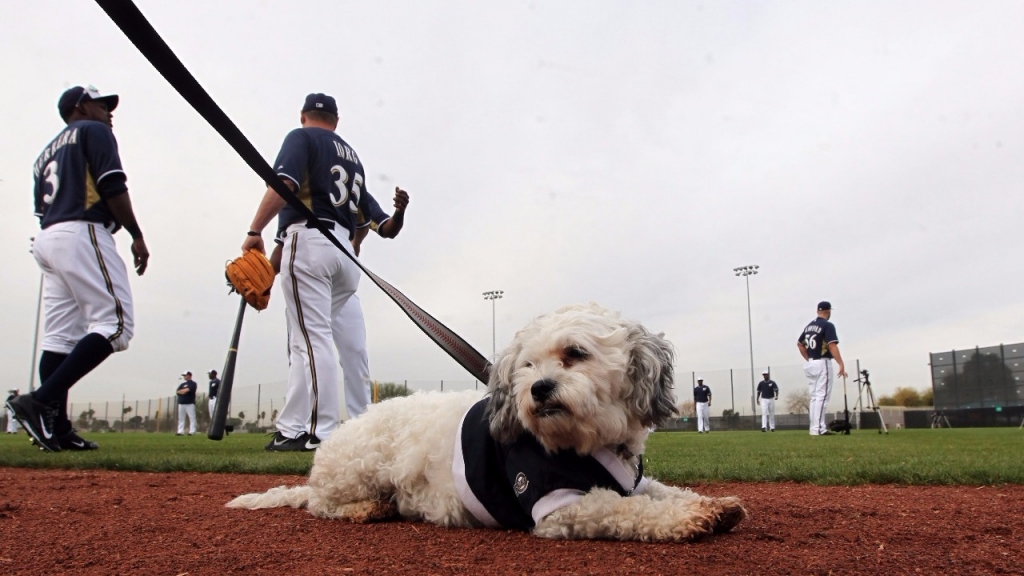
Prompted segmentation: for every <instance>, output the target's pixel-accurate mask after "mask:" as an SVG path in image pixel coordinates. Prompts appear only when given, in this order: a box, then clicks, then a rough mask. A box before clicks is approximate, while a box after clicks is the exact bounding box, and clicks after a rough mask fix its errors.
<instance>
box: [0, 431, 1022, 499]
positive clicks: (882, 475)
mask: <svg viewBox="0 0 1024 576" xmlns="http://www.w3.org/2000/svg"><path fill="white" fill-rule="evenodd" d="M86 436H87V437H88V438H90V439H92V440H95V441H96V442H98V443H99V444H100V449H99V450H97V451H95V452H61V453H58V454H47V453H43V452H40V451H39V450H38V449H37V448H35V447H34V446H32V445H31V444H29V441H28V436H26V435H25V434H18V435H7V434H3V435H0V466H7V467H12V466H16V467H28V468H74V469H88V468H103V469H108V470H138V471H154V472H174V471H198V472H240V473H254V474H307V473H308V472H309V468H310V466H311V465H312V461H313V458H312V454H310V453H296V454H282V453H268V452H265V451H264V450H263V445H264V444H266V443H267V441H268V439H269V436H267V435H264V434H232V435H231V436H228V437H226V438H225V439H224V440H222V441H220V442H214V441H211V440H208V439H207V438H206V437H205V436H204V435H202V434H199V435H196V436H193V437H188V436H182V437H179V436H174V435H172V434H145V433H139V434H131V433H129V434H86ZM1022 456H1024V430H1019V429H1017V428H966V429H952V430H951V429H940V430H894V431H892V432H891V433H890V434H889V435H879V434H878V433H876V432H875V431H854V432H853V434H851V435H849V436H826V437H811V436H809V435H808V434H807V433H806V432H803V431H799V432H798V431H780V432H776V433H774V434H764V433H761V432H717V433H711V434H702V435H698V434H695V433H693V432H685V433H684V432H658V433H655V434H653V435H651V438H650V440H649V441H648V444H647V459H646V464H645V466H646V467H647V469H646V471H647V473H648V474H650V475H654V476H655V477H657V478H659V479H661V480H666V481H670V482H673V483H678V484H683V485H693V484H699V483H706V482H723V481H741V482H786V481H791V482H810V483H814V484H831V485H853V484H869V483H899V484H966V485H991V484H1024V457H1022Z"/></svg>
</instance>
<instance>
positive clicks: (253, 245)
mask: <svg viewBox="0 0 1024 576" xmlns="http://www.w3.org/2000/svg"><path fill="white" fill-rule="evenodd" d="M249 250H259V251H260V254H263V255H264V256H266V254H267V251H266V250H265V249H264V248H263V236H246V237H245V242H242V252H247V251H249Z"/></svg>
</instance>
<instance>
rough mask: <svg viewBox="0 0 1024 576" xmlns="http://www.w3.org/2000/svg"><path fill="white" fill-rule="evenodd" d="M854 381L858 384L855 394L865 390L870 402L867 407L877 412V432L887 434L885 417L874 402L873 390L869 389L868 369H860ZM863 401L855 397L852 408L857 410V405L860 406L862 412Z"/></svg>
mask: <svg viewBox="0 0 1024 576" xmlns="http://www.w3.org/2000/svg"><path fill="white" fill-rule="evenodd" d="M854 382H857V384H858V394H857V395H858V396H860V392H861V391H863V390H865V389H866V390H867V393H868V394H867V396H868V402H870V404H869V406H868V408H870V409H871V410H872V411H873V412H874V413H875V414H878V433H879V434H882V433H883V432H884V433H885V434H888V433H889V429H888V428H886V426H885V419H884V418H882V411H881V409H879V407H878V403H877V402H875V394H874V392H872V391H871V380H870V379H869V378H868V371H867V370H861V371H860V378H856V379H854ZM863 402H864V399H863V398H858V399H857V404H856V405H855V406H854V407H853V409H854V410H857V406H860V411H861V412H863V411H864V405H863Z"/></svg>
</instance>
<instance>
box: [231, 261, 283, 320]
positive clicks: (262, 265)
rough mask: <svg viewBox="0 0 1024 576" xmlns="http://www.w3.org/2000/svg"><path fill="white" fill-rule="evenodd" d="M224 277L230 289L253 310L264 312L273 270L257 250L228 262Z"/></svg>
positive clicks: (272, 278)
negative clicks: (241, 297)
mask: <svg viewBox="0 0 1024 576" xmlns="http://www.w3.org/2000/svg"><path fill="white" fill-rule="evenodd" d="M224 275H225V276H226V277H227V279H228V284H230V285H231V287H232V289H233V290H234V291H235V292H238V293H239V294H241V295H242V296H243V297H244V298H245V301H246V302H248V303H249V305H250V306H252V307H253V308H255V309H257V310H264V309H266V307H267V305H268V304H270V288H271V287H272V286H273V285H274V268H273V267H272V266H271V265H270V260H267V257H266V256H264V255H263V253H262V252H260V251H259V250H249V251H247V252H245V253H244V254H242V255H241V256H239V257H238V258H235V259H234V260H232V261H230V262H228V264H227V269H226V270H225V272H224Z"/></svg>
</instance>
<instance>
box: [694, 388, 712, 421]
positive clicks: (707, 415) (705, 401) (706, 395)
mask: <svg viewBox="0 0 1024 576" xmlns="http://www.w3.org/2000/svg"><path fill="white" fill-rule="evenodd" d="M693 403H694V404H695V405H696V406H695V407H696V408H697V433H698V434H703V433H704V432H711V388H708V386H707V384H705V383H704V380H703V379H700V378H699V379H697V386H695V387H694V389H693Z"/></svg>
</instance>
